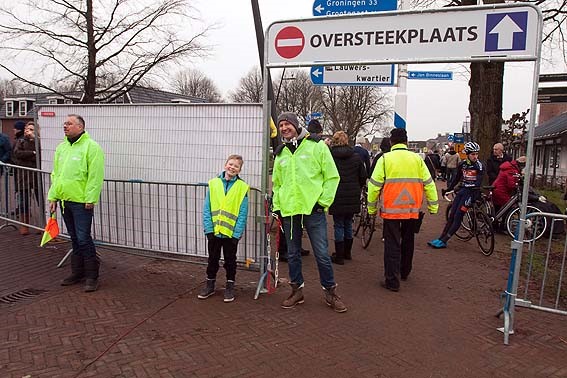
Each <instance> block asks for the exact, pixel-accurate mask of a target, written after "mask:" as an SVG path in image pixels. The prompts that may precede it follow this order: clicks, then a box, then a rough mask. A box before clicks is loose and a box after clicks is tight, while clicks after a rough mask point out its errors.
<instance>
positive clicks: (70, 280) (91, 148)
mask: <svg viewBox="0 0 567 378" xmlns="http://www.w3.org/2000/svg"><path fill="white" fill-rule="evenodd" d="M63 131H64V132H65V140H64V141H63V142H61V143H60V144H59V146H57V149H56V150H55V156H54V157H53V171H52V172H51V187H50V188H49V193H48V195H47V199H48V200H49V211H50V212H51V213H54V212H55V211H56V209H57V203H58V202H59V203H61V212H62V213H63V220H64V221H65V225H66V226H67V231H68V232H69V236H71V242H72V245H73V254H72V255H71V275H70V276H69V277H67V278H65V279H64V280H63V281H62V282H61V285H63V286H68V285H74V284H76V283H79V282H81V281H82V280H83V279H85V291H86V292H90V291H95V290H96V289H97V288H98V269H99V262H98V259H97V256H96V248H95V245H94V242H93V239H92V237H91V226H92V221H93V214H94V206H95V204H96V203H97V202H98V200H99V197H100V192H101V190H102V183H103V180H104V153H103V152H102V149H101V148H100V146H99V145H98V143H97V142H95V141H94V140H92V139H91V137H90V136H89V134H88V133H87V132H86V131H85V120H84V119H83V117H81V116H80V115H77V114H69V115H68V116H67V119H66V120H65V122H64V123H63Z"/></svg>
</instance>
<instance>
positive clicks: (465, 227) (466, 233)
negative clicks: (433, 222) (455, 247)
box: [455, 211, 474, 241]
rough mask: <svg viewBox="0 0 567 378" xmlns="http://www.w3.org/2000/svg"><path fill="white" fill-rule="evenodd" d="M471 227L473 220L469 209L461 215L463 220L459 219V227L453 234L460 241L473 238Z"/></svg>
mask: <svg viewBox="0 0 567 378" xmlns="http://www.w3.org/2000/svg"><path fill="white" fill-rule="evenodd" d="M472 229H473V220H472V216H471V211H467V212H466V213H465V215H463V220H462V221H461V227H459V229H458V230H457V231H456V232H455V236H456V237H457V238H458V239H459V240H462V241H469V240H471V239H472V238H473V236H474V233H473V231H472Z"/></svg>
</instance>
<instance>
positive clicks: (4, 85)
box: [0, 79, 24, 102]
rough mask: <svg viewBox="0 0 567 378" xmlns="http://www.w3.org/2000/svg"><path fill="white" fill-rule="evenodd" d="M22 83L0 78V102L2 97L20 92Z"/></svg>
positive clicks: (22, 87) (2, 99)
mask: <svg viewBox="0 0 567 378" xmlns="http://www.w3.org/2000/svg"><path fill="white" fill-rule="evenodd" d="M23 89H24V85H23V84H22V83H21V82H19V81H18V80H7V79H3V80H0V102H4V97H6V96H10V95H14V94H17V93H21V92H22V90H23Z"/></svg>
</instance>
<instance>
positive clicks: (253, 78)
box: [229, 67, 263, 103]
mask: <svg viewBox="0 0 567 378" xmlns="http://www.w3.org/2000/svg"><path fill="white" fill-rule="evenodd" d="M262 86H263V81H262V73H261V72H260V69H259V68H258V67H254V68H252V69H251V70H250V71H249V72H248V73H247V74H246V76H244V77H243V78H241V79H240V82H239V84H238V88H236V90H235V91H234V92H231V93H230V95H229V97H230V99H231V100H232V101H234V102H238V103H261V102H262Z"/></svg>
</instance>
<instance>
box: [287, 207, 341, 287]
mask: <svg viewBox="0 0 567 378" xmlns="http://www.w3.org/2000/svg"><path fill="white" fill-rule="evenodd" d="M302 218H303V226H304V227H305V229H306V230H307V235H309V240H310V241H311V247H313V254H314V255H315V260H316V261H317V268H318V269H319V280H320V281H321V286H323V287H324V288H330V287H332V286H334V285H335V278H334V275H333V264H332V262H331V257H330V256H329V252H328V246H329V244H328V241H327V219H326V218H325V212H324V211H323V210H322V209H319V210H317V211H315V212H313V213H312V214H311V215H294V216H292V217H284V218H283V227H284V234H285V238H286V241H287V263H288V266H289V278H290V280H291V282H293V283H295V284H298V285H302V284H303V282H304V281H303V274H302V272H301V250H300V249H301V235H302V230H303V227H302V226H301V222H302Z"/></svg>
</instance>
